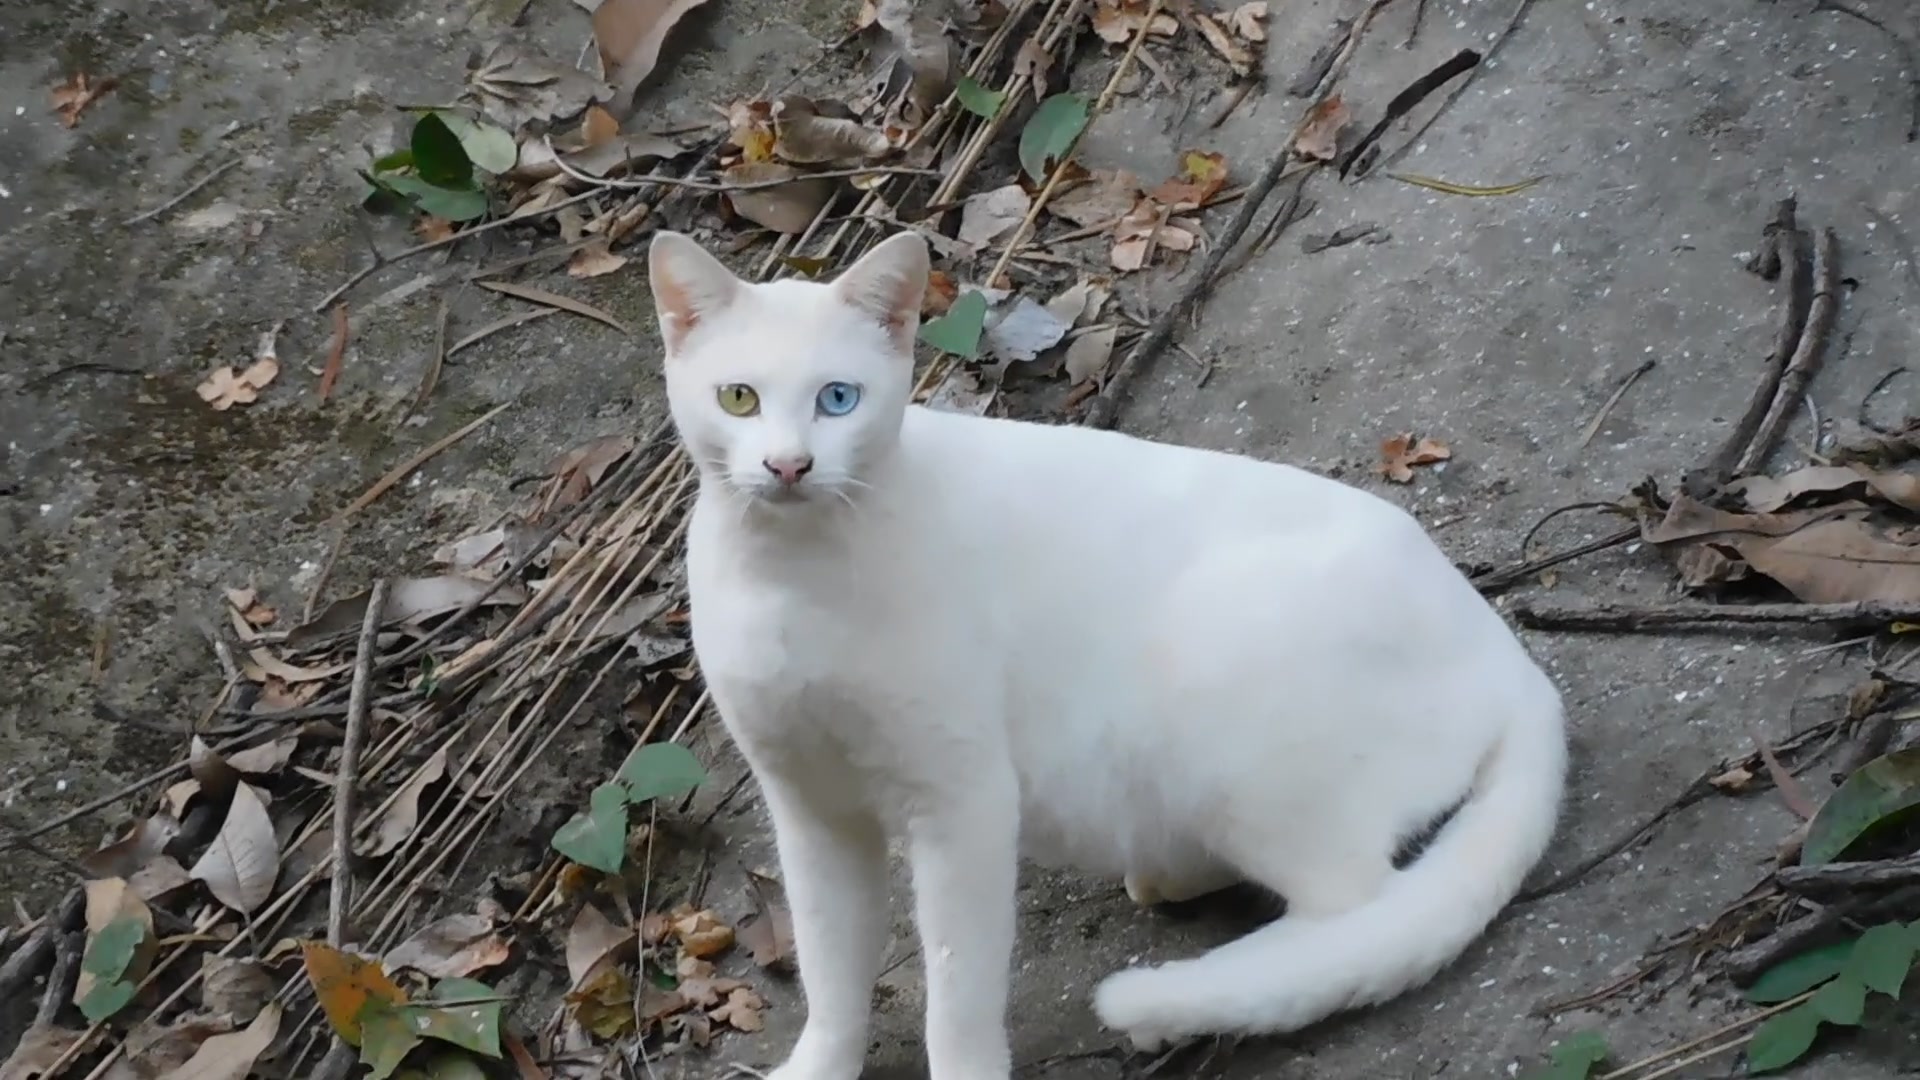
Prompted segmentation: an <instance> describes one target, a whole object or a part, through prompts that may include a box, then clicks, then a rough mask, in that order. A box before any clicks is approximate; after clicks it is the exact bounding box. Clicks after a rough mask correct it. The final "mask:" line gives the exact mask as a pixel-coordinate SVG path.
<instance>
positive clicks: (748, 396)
mask: <svg viewBox="0 0 1920 1080" xmlns="http://www.w3.org/2000/svg"><path fill="white" fill-rule="evenodd" d="M717 396H718V397H719V399H720V408H721V409H722V410H724V411H725V412H726V414H727V415H728V416H752V415H753V414H754V413H757V412H759V411H760V395H759V394H757V393H755V392H754V390H753V387H751V386H748V385H747V384H746V383H728V384H727V385H725V386H722V387H721V388H720V389H719V391H718V394H717Z"/></svg>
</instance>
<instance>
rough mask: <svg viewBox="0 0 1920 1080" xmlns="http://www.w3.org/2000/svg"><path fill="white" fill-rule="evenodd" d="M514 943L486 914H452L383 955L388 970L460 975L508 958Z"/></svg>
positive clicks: (441, 976) (430, 975)
mask: <svg viewBox="0 0 1920 1080" xmlns="http://www.w3.org/2000/svg"><path fill="white" fill-rule="evenodd" d="M512 951H513V950H512V947H511V946H510V945H509V944H508V943H507V942H506V940H505V939H503V938H501V937H500V935H498V934H496V933H494V931H493V920H491V919H489V918H487V917H486V916H484V915H478V914H469V915H448V916H447V917H445V918H443V919H438V920H436V921H434V922H431V923H428V924H427V925H425V926H423V927H421V928H420V929H418V930H416V931H414V932H413V935H412V936H411V937H408V938H407V940H405V941H402V942H401V943H400V944H398V945H395V946H394V947H393V948H392V949H389V950H388V951H387V955H386V956H385V957H383V958H382V959H381V966H382V967H384V968H386V970H388V971H399V970H401V969H402V968H412V969H413V970H415V971H418V972H419V973H421V974H422V975H425V976H427V977H428V978H430V979H458V978H464V977H465V976H468V975H471V974H473V973H474V972H476V971H479V970H480V969H482V968H490V967H494V966H496V965H498V964H503V963H505V962H506V960H507V957H508V956H509V955H510V954H511V953H512Z"/></svg>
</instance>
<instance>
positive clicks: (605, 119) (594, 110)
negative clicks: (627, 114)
mask: <svg viewBox="0 0 1920 1080" xmlns="http://www.w3.org/2000/svg"><path fill="white" fill-rule="evenodd" d="M619 134H620V121H618V120H615V119H614V118H613V114H612V113H610V112H608V111H607V110H605V109H603V108H601V107H600V106H598V105H589V106H587V111H586V112H585V113H584V114H582V115H581V117H580V145H581V146H599V145H600V144H602V143H605V142H609V141H611V140H612V139H614V138H615V137H616V136H618V135H619Z"/></svg>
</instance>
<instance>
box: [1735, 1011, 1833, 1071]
mask: <svg viewBox="0 0 1920 1080" xmlns="http://www.w3.org/2000/svg"><path fill="white" fill-rule="evenodd" d="M1819 1033H1820V1015H1819V1014H1818V1013H1816V1012H1814V1011H1813V1010H1812V1009H1810V1008H1808V1007H1807V1006H1806V1005H1802V1006H1800V1007H1799V1008H1797V1009H1789V1010H1787V1011H1786V1012H1783V1013H1781V1014H1780V1015H1779V1016H1776V1017H1774V1018H1773V1019H1771V1020H1769V1021H1767V1022H1766V1023H1764V1024H1761V1025H1760V1027H1759V1029H1758V1030H1756V1031H1755V1032H1754V1033H1753V1041H1752V1042H1750V1043H1748V1044H1747V1071H1748V1072H1750V1073H1756V1074H1758V1073H1764V1072H1774V1071H1777V1070H1779V1069H1784V1068H1786V1067H1787V1066H1789V1065H1791V1064H1793V1063H1794V1062H1796V1061H1799V1060H1800V1059H1801V1058H1802V1057H1805V1056H1806V1053H1807V1051H1808V1050H1810V1049H1812V1048H1813V1040H1814V1037H1815V1036H1816V1035H1818V1034H1819Z"/></svg>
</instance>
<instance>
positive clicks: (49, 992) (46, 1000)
mask: <svg viewBox="0 0 1920 1080" xmlns="http://www.w3.org/2000/svg"><path fill="white" fill-rule="evenodd" d="M86 948H87V935H86V933H85V932H84V931H80V930H68V931H65V932H63V933H62V934H60V935H59V937H58V938H56V939H55V941H54V946H53V970H52V971H51V972H49V973H48V975H47V986H46V989H44V990H42V991H41V992H40V1007H39V1008H38V1009H36V1010H34V1014H33V1022H34V1025H35V1026H36V1027H52V1026H53V1022H54V1021H55V1020H57V1019H59V1017H60V1007H61V1006H62V1005H65V1004H66V1003H67V1000H68V999H69V998H71V997H73V989H74V983H75V981H76V980H78V979H79V978H80V957H81V956H82V954H84V953H85V952H86ZM48 1075H53V1074H52V1073H48Z"/></svg>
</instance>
